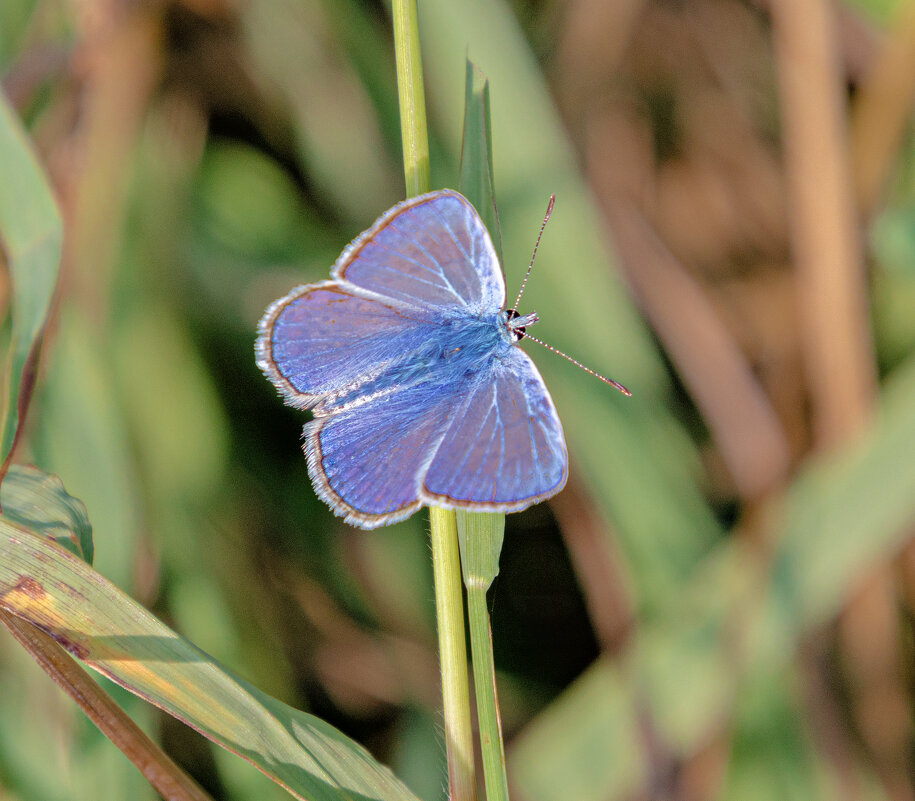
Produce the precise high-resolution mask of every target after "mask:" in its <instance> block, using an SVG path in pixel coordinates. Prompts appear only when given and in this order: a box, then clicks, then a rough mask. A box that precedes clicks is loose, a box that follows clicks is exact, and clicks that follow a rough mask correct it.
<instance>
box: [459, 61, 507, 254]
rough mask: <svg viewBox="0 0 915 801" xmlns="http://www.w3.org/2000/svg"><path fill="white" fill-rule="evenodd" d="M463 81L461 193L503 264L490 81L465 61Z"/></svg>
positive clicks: (473, 65) (474, 66)
mask: <svg viewBox="0 0 915 801" xmlns="http://www.w3.org/2000/svg"><path fill="white" fill-rule="evenodd" d="M466 70H467V72H466V77H465V81H464V137H463V141H462V142H461V184H460V186H461V192H462V193H463V195H464V197H466V198H467V199H468V200H469V201H470V202H471V203H473V205H474V208H476V210H477V211H478V212H479V214H480V217H481V218H482V219H483V222H484V223H485V224H486V228H487V230H488V231H489V237H490V239H492V244H493V246H494V247H495V249H496V255H498V257H499V262H500V263H501V262H502V229H501V227H500V226H499V210H498V208H497V206H496V188H495V180H494V178H493V176H494V175H495V173H494V172H493V167H492V116H491V113H490V109H489V81H488V80H486V76H485V75H484V74H483V73H482V71H481V70H480V69H479V68H478V67H477V66H476V65H475V64H474V63H473V62H472V61H470V59H467V67H466Z"/></svg>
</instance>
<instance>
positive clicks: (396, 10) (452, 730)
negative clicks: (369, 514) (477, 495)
mask: <svg viewBox="0 0 915 801" xmlns="http://www.w3.org/2000/svg"><path fill="white" fill-rule="evenodd" d="M392 13H393V20H394V52H395V58H396V62H397V92H398V97H399V99H400V130H401V139H402V143H403V161H404V178H405V180H406V189H407V196H408V197H411V196H413V195H419V194H422V193H423V192H428V191H429V189H430V177H429V139H428V134H427V131H426V102H425V95H424V89H423V73H422V59H421V56H420V48H419V24H418V21H417V15H416V0H394V2H393V4H392ZM429 520H430V524H431V528H432V533H431V542H432V569H433V573H434V577H435V614H436V621H437V623H438V648H439V663H440V666H441V672H442V706H443V709H444V717H445V746H446V749H447V754H448V788H449V792H448V797H449V799H450V801H473V800H474V797H475V785H476V778H475V775H474V768H473V729H472V727H471V723H470V682H469V679H468V675H467V645H466V642H465V640H464V603H463V596H462V593H461V561H460V550H459V548H458V539H457V523H456V520H455V513H454V512H453V511H450V510H447V509H438V508H431V509H430V510H429Z"/></svg>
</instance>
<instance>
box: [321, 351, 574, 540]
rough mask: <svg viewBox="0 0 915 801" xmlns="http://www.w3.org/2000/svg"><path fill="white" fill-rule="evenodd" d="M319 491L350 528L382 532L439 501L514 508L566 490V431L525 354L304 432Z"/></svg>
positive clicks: (325, 419) (392, 396) (510, 354)
mask: <svg viewBox="0 0 915 801" xmlns="http://www.w3.org/2000/svg"><path fill="white" fill-rule="evenodd" d="M305 439H306V442H305V452H306V454H307V455H308V469H309V473H310V475H311V478H312V481H313V483H314V485H315V487H316V488H317V490H318V494H319V495H320V496H321V497H322V498H323V499H324V500H325V501H326V502H327V503H328V505H329V506H330V507H331V508H332V509H333V510H334V512H335V513H336V514H338V515H341V516H343V517H345V519H346V521H347V522H348V523H352V524H354V525H358V526H362V527H363V528H374V527H376V526H380V525H386V524H388V523H393V522H396V521H397V520H402V519H403V518H405V517H408V516H409V515H411V514H412V513H413V512H415V511H416V510H417V509H418V508H419V507H420V506H423V505H425V504H430V503H431V504H436V505H440V506H446V507H449V508H463V509H472V510H476V511H493V512H495V511H501V512H511V511H518V510H520V509H524V508H527V507H528V506H530V505H531V504H533V503H536V502H537V501H540V500H543V499H544V498H548V497H550V496H551V495H554V494H555V493H557V492H559V490H560V489H562V487H563V486H564V485H565V482H566V478H567V476H568V455H567V453H566V446H565V440H564V438H563V434H562V426H561V425H560V423H559V418H558V416H557V414H556V409H555V407H554V406H553V402H552V400H551V398H550V396H549V393H548V392H547V390H546V386H545V385H544V383H543V379H542V378H541V377H540V374H539V373H538V372H537V368H536V367H535V366H534V363H533V362H532V361H531V360H530V358H529V357H528V356H527V354H525V353H524V352H523V351H521V350H520V349H519V348H516V347H512V348H510V349H508V351H507V353H506V354H505V355H504V357H503V358H500V359H498V360H494V361H493V362H492V364H490V365H488V366H486V367H485V368H484V369H482V370H480V371H479V373H477V374H475V375H473V376H470V377H469V378H468V377H466V376H460V377H455V378H454V380H453V381H450V382H445V383H442V382H432V381H428V382H422V383H419V384H415V385H413V386H410V387H407V388H404V389H401V390H398V391H397V392H391V393H389V394H387V395H383V396H379V397H373V398H371V399H370V400H368V401H366V402H365V403H363V404H361V405H358V406H353V407H350V408H346V409H343V410H341V411H334V412H332V413H331V414H330V415H328V416H322V417H319V418H318V419H316V420H315V421H313V422H312V423H309V424H308V425H307V426H306V427H305Z"/></svg>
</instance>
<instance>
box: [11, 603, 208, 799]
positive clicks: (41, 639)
mask: <svg viewBox="0 0 915 801" xmlns="http://www.w3.org/2000/svg"><path fill="white" fill-rule="evenodd" d="M0 623H3V625H4V626H6V628H7V629H9V632H10V633H11V634H12V635H13V636H14V637H15V638H16V639H17V640H18V641H19V644H20V645H22V647H23V648H25V649H26V651H28V652H29V653H30V654H31V655H32V657H33V658H34V659H35V661H36V662H38V664H39V665H41V667H42V669H43V670H44V672H45V673H47V674H48V675H49V676H50V677H51V678H52V679H53V680H54V682H55V683H56V684H57V685H58V686H59V687H61V688H62V689H63V690H64V692H66V693H67V695H69V696H70V697H71V698H72V699H73V700H74V701H76V703H77V704H79V706H80V708H81V709H82V710H83V712H85V713H86V715H88V716H89V719H90V720H91V721H92V722H93V723H94V724H95V725H96V726H98V728H99V730H100V731H101V732H102V734H104V735H105V736H106V737H107V738H108V739H109V740H111V742H113V743H114V744H115V745H116V746H117V747H118V748H119V749H120V750H121V751H122V752H123V753H124V755H125V756H126V757H127V758H128V759H129V760H130V761H131V762H133V764H134V765H136V766H137V768H138V769H139V771H140V773H142V774H143V776H144V777H145V778H146V780H147V781H148V782H149V783H150V784H151V785H152V786H153V787H154V788H155V789H156V792H158V793H159V794H160V795H161V796H162V797H163V798H164V799H166V801H212V799H211V798H210V796H209V795H207V793H205V792H204V791H203V790H202V789H201V788H200V787H199V786H198V785H197V783H196V782H195V781H194V780H193V779H192V778H191V777H190V776H188V775H187V774H186V773H185V772H184V771H183V770H182V769H181V768H180V767H179V766H178V765H177V764H175V762H173V761H172V760H171V758H169V757H168V756H167V755H166V754H165V753H164V752H163V751H162V749H161V748H159V746H158V745H156V744H155V743H154V742H153V741H152V740H150V739H149V737H148V736H147V735H146V733H145V732H143V730H142V729H140V727H139V726H137V724H136V723H134V722H133V720H131V718H130V717H129V716H128V715H127V713H126V712H124V710H123V709H121V708H120V707H119V706H118V705H117V704H116V703H115V702H114V701H112V700H111V698H110V697H109V696H108V695H107V694H106V693H105V692H104V690H102V688H101V687H100V686H99V685H98V684H96V683H95V682H94V681H93V680H92V678H91V677H90V676H89V675H88V674H87V673H86V671H84V670H83V669H82V668H81V667H80V666H79V665H78V664H77V663H76V662H75V661H74V660H73V659H72V658H71V657H70V656H69V655H68V654H67V652H66V651H64V649H63V648H61V647H60V646H59V645H58V644H57V643H56V642H54V640H53V639H52V638H51V637H50V636H49V635H47V634H45V633H44V632H43V631H41V630H40V629H37V628H35V627H34V626H32V625H31V624H30V623H27V622H25V621H24V620H22V619H20V618H18V617H16V616H15V615H13V614H11V613H9V612H7V611H5V610H2V609H0Z"/></svg>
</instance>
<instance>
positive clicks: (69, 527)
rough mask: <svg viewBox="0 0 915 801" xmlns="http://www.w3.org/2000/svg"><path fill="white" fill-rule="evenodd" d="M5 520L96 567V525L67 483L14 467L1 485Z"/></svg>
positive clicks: (37, 472)
mask: <svg viewBox="0 0 915 801" xmlns="http://www.w3.org/2000/svg"><path fill="white" fill-rule="evenodd" d="M0 504H2V506H3V517H4V518H5V519H6V520H8V521H10V522H11V523H14V524H16V525H17V526H22V527H23V528H27V529H29V530H31V531H34V532H35V533H37V534H42V535H44V536H45V537H48V538H49V539H51V540H53V541H54V542H56V543H57V544H58V545H60V546H61V547H62V548H66V549H67V550H68V551H70V552H71V553H72V554H75V555H76V556H78V557H79V558H80V559H82V560H83V561H84V562H86V563H87V564H90V565H91V564H92V556H93V545H92V524H91V523H90V522H89V516H88V514H87V513H86V507H85V506H84V505H83V502H82V501H80V500H79V499H78V498H74V497H73V496H72V495H70V494H69V493H68V492H67V491H66V490H65V489H64V485H63V482H62V481H61V480H60V479H59V478H58V477H57V476H53V475H48V474H47V473H44V472H42V471H41V470H38V469H37V468H34V467H26V466H23V465H13V466H12V467H10V470H9V472H8V473H7V474H6V476H5V477H4V479H3V484H2V485H0Z"/></svg>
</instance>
